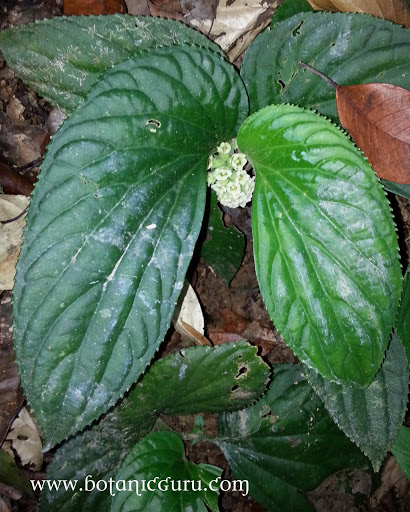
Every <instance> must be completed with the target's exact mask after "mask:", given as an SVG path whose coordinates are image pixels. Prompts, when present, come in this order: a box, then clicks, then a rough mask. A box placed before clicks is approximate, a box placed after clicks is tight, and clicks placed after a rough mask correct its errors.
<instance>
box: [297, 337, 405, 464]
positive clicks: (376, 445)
mask: <svg viewBox="0 0 410 512" xmlns="http://www.w3.org/2000/svg"><path fill="white" fill-rule="evenodd" d="M304 371H305V374H306V377H307V379H308V381H309V383H310V384H311V385H312V386H313V388H314V390H315V391H316V393H317V394H318V395H319V396H320V398H321V399H322V400H323V403H324V405H325V407H326V409H327V410H328V412H329V414H330V416H331V417H332V418H333V420H334V422H335V423H336V425H338V426H339V428H340V429H341V430H343V432H344V433H345V434H346V435H347V437H349V438H350V439H351V440H352V441H354V442H355V443H356V444H357V446H358V447H359V448H360V449H361V450H362V451H363V453H364V454H365V455H367V456H368V457H369V459H370V460H371V462H372V464H373V467H374V469H375V471H378V470H379V468H380V466H381V464H382V462H383V460H384V458H385V457H386V455H387V452H388V451H389V450H390V448H391V447H392V445H393V443H394V441H395V440H396V438H397V436H398V433H399V430H400V427H401V425H402V423H403V420H404V415H405V413H406V409H407V396H408V388H409V372H408V370H407V359H406V354H405V351H404V348H403V345H402V343H401V341H400V339H399V338H398V336H397V335H393V338H392V341H391V343H390V347H389V349H388V350H387V352H386V358H385V360H384V361H383V364H382V366H381V368H380V370H379V372H378V374H377V375H376V377H375V379H374V380H373V382H372V383H371V384H370V385H369V386H368V387H367V388H365V389H357V388H352V387H347V386H341V385H340V384H336V383H334V382H329V381H328V380H326V379H324V378H323V377H322V376H320V375H318V374H317V373H316V372H314V371H313V370H309V369H308V368H304Z"/></svg>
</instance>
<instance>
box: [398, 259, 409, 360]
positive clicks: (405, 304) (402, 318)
mask: <svg viewBox="0 0 410 512" xmlns="http://www.w3.org/2000/svg"><path fill="white" fill-rule="evenodd" d="M396 325H397V334H398V335H399V337H400V339H401V341H402V343H403V345H404V349H405V350H406V355H407V363H408V365H409V366H408V368H410V269H407V272H406V275H405V276H404V281H403V291H402V294H401V303H400V308H399V314H398V315H397V322H396Z"/></svg>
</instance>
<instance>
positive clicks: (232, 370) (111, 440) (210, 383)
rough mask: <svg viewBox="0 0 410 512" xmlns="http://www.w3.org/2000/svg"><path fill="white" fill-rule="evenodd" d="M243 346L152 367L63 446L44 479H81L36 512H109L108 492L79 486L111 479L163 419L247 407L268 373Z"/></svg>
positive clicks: (192, 353) (204, 350)
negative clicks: (86, 481)
mask: <svg viewBox="0 0 410 512" xmlns="http://www.w3.org/2000/svg"><path fill="white" fill-rule="evenodd" d="M256 352H257V349H256V347H251V346H250V345H249V344H248V343H245V342H240V343H225V344H223V345H219V346H217V347H204V346H200V347H191V348H187V349H185V350H182V351H181V352H178V353H175V354H173V355H171V356H169V357H166V358H164V359H160V360H159V361H157V362H155V363H154V364H153V365H152V366H151V367H150V369H149V371H148V372H147V374H146V375H145V376H144V377H143V378H142V380H141V382H140V383H139V384H137V385H136V386H135V387H134V388H133V389H132V390H131V391H130V393H129V394H128V396H127V397H126V398H124V399H123V400H122V401H121V403H120V404H118V405H117V406H116V407H114V409H113V410H112V411H110V412H108V413H107V414H106V415H105V416H104V417H103V418H102V419H101V420H100V422H99V423H98V424H95V425H93V426H91V427H89V428H87V429H86V430H84V431H83V432H81V433H79V434H77V435H76V436H75V437H73V438H72V439H70V440H68V441H67V442H66V443H64V444H63V445H62V446H61V447H60V448H59V449H58V450H57V453H56V455H55V457H54V459H53V462H52V463H51V465H50V466H49V469H48V473H47V478H48V479H52V480H54V479H56V480H58V479H65V480H72V481H74V480H78V482H79V483H78V485H77V491H76V492H75V493H74V492H72V491H64V490H62V489H61V490H60V491H58V492H57V491H52V492H50V491H47V490H45V491H44V492H43V494H42V498H41V501H40V512H47V511H49V510H58V511H59V512H78V511H79V510H81V511H82V512H106V511H107V510H109V507H110V501H111V497H110V495H109V492H108V491H107V492H98V491H97V490H95V491H94V492H80V491H79V489H80V488H84V479H85V477H86V476H87V475H93V478H94V480H106V481H108V480H109V479H110V478H112V477H114V476H115V473H116V472H117V470H118V468H119V467H120V464H121V462H122V460H123V459H124V457H125V456H126V455H127V453H128V451H129V450H130V448H131V447H132V446H133V445H134V444H135V443H136V442H137V441H138V439H140V438H141V437H142V436H144V435H145V434H147V433H148V432H149V431H150V430H151V428H152V427H153V425H154V423H155V421H156V419H157V418H158V416H159V415H160V414H163V413H164V414H169V415H177V414H197V413H200V412H222V411H232V410H236V409H239V408H242V407H246V406H247V405H249V404H250V403H252V402H254V401H255V400H257V399H258V398H259V396H260V395H261V394H262V393H263V392H264V391H265V386H266V383H267V380H268V378H269V368H268V366H267V365H266V364H265V363H264V362H263V361H262V359H261V358H260V357H258V356H257V355H256Z"/></svg>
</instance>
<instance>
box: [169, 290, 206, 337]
mask: <svg viewBox="0 0 410 512" xmlns="http://www.w3.org/2000/svg"><path fill="white" fill-rule="evenodd" d="M173 322H174V326H175V329H176V330H177V331H178V332H179V333H180V334H181V337H182V339H184V337H185V338H188V339H189V340H191V341H194V342H195V343H199V344H200V345H203V344H204V343H203V342H202V338H203V337H204V336H203V335H204V332H205V320H204V315H203V314H202V308H201V305H200V303H199V300H198V297H197V296H196V293H195V291H194V289H193V288H192V286H191V285H190V284H189V283H188V281H185V285H184V289H183V290H182V293H181V296H180V299H179V301H178V304H177V306H176V308H175V313H174V317H173Z"/></svg>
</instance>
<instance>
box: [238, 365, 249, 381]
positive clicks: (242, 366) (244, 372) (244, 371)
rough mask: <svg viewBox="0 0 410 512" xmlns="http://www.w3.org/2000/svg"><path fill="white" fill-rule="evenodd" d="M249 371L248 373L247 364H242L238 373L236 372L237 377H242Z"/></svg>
mask: <svg viewBox="0 0 410 512" xmlns="http://www.w3.org/2000/svg"><path fill="white" fill-rule="evenodd" d="M247 373H248V367H247V366H246V365H245V364H244V365H241V366H240V367H239V368H238V373H237V374H236V376H235V379H240V378H241V377H243V376H244V375H246V374H247Z"/></svg>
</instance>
